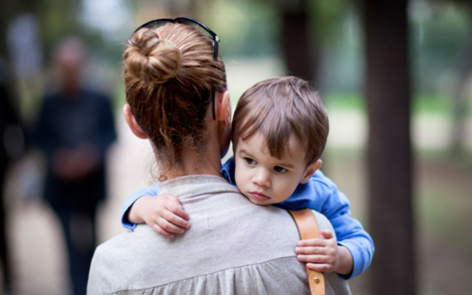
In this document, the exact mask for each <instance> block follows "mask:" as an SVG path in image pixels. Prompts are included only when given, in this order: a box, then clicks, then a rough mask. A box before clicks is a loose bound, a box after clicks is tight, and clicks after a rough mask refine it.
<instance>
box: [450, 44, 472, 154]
mask: <svg viewBox="0 0 472 295" xmlns="http://www.w3.org/2000/svg"><path fill="white" fill-rule="evenodd" d="M471 72H472V35H471V36H469V40H468V42H467V45H466V46H465V49H464V54H463V57H462V58H461V61H460V65H459V70H458V73H457V78H456V84H455V87H454V89H453V92H452V119H453V121H452V130H451V146H450V154H451V155H452V156H455V157H457V156H460V155H461V154H462V153H463V151H464V144H463V140H464V136H465V125H466V120H467V110H468V109H467V103H468V101H467V93H466V85H467V81H468V78H469V77H470V73H471Z"/></svg>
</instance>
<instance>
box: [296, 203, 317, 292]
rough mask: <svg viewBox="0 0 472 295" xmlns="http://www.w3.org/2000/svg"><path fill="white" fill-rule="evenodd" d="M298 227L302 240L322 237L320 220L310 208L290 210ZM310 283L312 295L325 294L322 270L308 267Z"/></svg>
mask: <svg viewBox="0 0 472 295" xmlns="http://www.w3.org/2000/svg"><path fill="white" fill-rule="evenodd" d="M288 212H289V213H290V215H292V218H293V219H294V220H295V223H296V224H297V227H298V232H299V234H300V239H301V240H308V239H315V238H320V231H319V229H318V222H317V221H316V218H315V215H313V212H312V211H311V210H310V209H302V210H288ZM305 268H306V273H307V277H308V285H309V286H310V293H311V294H312V295H324V294H325V278H324V275H323V273H322V272H318V271H314V270H311V269H309V268H308V267H306V264H305Z"/></svg>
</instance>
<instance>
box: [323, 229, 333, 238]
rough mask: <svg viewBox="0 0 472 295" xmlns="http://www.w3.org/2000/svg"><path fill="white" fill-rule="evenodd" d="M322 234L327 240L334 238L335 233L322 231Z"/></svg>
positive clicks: (326, 230)
mask: <svg viewBox="0 0 472 295" xmlns="http://www.w3.org/2000/svg"><path fill="white" fill-rule="evenodd" d="M320 232H321V235H322V236H323V238H325V239H327V240H329V239H332V238H333V233H332V232H331V231H330V230H328V229H322V230H321V231H320Z"/></svg>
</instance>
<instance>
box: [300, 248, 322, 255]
mask: <svg viewBox="0 0 472 295" xmlns="http://www.w3.org/2000/svg"><path fill="white" fill-rule="evenodd" d="M327 251H328V250H327V249H326V247H310V246H305V247H296V248H295V253H297V254H307V255H308V254H316V255H326V253H327Z"/></svg>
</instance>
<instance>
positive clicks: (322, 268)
mask: <svg viewBox="0 0 472 295" xmlns="http://www.w3.org/2000/svg"><path fill="white" fill-rule="evenodd" d="M306 267H308V268H309V269H311V270H314V271H319V272H331V271H333V267H332V266H331V265H329V264H324V263H310V262H309V263H307V264H306Z"/></svg>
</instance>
